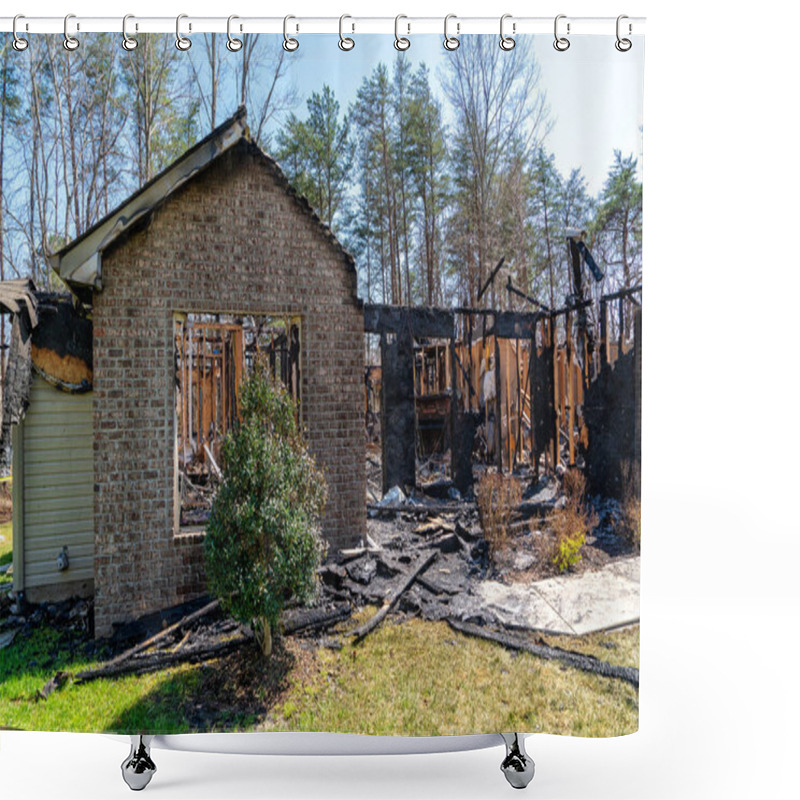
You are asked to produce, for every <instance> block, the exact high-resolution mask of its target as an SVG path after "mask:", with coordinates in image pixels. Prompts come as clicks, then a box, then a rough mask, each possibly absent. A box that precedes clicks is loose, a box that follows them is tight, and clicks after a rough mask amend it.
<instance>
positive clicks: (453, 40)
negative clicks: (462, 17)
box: [444, 14, 461, 52]
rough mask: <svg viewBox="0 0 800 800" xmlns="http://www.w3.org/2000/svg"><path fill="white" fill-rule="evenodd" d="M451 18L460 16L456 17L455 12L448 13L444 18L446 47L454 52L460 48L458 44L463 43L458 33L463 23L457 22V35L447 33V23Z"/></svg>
mask: <svg viewBox="0 0 800 800" xmlns="http://www.w3.org/2000/svg"><path fill="white" fill-rule="evenodd" d="M451 19H458V17H456V15H455V14H448V15H447V16H446V17H445V18H444V49H445V50H450V51H451V52H452V51H453V50H458V46H459V45H460V44H461V42H460V41H459V40H458V34H459V32H460V30H461V23H460V22H457V23H456V35H455V36H450V35H449V34H448V33H447V23H448V22H449V21H450V20H451Z"/></svg>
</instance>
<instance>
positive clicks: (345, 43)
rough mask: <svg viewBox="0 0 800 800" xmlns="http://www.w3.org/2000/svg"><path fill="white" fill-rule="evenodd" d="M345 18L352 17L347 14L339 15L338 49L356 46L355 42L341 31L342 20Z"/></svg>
mask: <svg viewBox="0 0 800 800" xmlns="http://www.w3.org/2000/svg"><path fill="white" fill-rule="evenodd" d="M346 19H352V17H351V16H350V15H349V14H342V16H341V17H339V49H340V50H352V49H353V48H354V47H355V46H356V43H355V42H354V41H353V40H352V39H351V38H350V37H349V36H345V35H344V33H343V26H344V21H345V20H346Z"/></svg>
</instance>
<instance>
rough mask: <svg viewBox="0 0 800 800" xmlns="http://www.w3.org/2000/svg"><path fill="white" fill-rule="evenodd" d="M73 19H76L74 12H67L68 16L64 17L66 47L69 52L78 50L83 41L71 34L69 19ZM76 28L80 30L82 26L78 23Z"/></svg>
mask: <svg viewBox="0 0 800 800" xmlns="http://www.w3.org/2000/svg"><path fill="white" fill-rule="evenodd" d="M71 19H75V15H74V14H67V16H66V17H64V49H65V50H68V51H69V52H72V51H73V50H77V49H78V48H79V47H80V46H81V43H80V42H79V41H78V40H77V39H76V38H75V37H74V36H71V35H70V32H69V21H70V20H71ZM75 30H80V26H79V25H77V24H76V26H75Z"/></svg>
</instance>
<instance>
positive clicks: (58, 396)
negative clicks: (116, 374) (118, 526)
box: [22, 376, 94, 588]
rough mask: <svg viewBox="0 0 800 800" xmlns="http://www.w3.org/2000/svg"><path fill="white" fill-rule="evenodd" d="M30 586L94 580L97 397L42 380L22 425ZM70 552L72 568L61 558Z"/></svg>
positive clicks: (33, 387) (36, 383)
mask: <svg viewBox="0 0 800 800" xmlns="http://www.w3.org/2000/svg"><path fill="white" fill-rule="evenodd" d="M22 435H23V437H24V441H23V454H24V457H23V460H24V464H23V505H24V512H23V513H24V520H23V531H24V539H23V547H24V563H25V587H26V588H30V587H34V586H51V585H54V586H58V585H60V584H67V583H71V582H74V581H80V580H92V579H93V578H94V509H93V503H94V500H93V493H94V472H93V470H94V467H93V452H92V395H91V393H86V394H79V395H70V394H66V393H64V392H60V391H58V390H57V389H54V388H53V387H52V386H50V385H49V384H48V383H46V382H45V381H44V380H43V379H42V378H40V377H39V376H36V377H34V379H33V383H32V385H31V397H30V407H29V408H28V413H27V415H26V417H25V421H24V422H23V425H22ZM65 545H66V546H67V547H68V548H69V569H67V570H65V571H64V572H59V571H58V570H57V569H56V557H57V556H58V554H59V553H60V552H61V548H62V547H64V546H65Z"/></svg>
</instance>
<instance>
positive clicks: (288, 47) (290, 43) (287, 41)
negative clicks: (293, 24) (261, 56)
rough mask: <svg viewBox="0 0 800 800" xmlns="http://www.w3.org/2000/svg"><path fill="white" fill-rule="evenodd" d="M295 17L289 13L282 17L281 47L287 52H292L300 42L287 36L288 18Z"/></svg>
mask: <svg viewBox="0 0 800 800" xmlns="http://www.w3.org/2000/svg"><path fill="white" fill-rule="evenodd" d="M290 19H295V17H293V16H292V15H291V14H288V15H287V16H285V17H284V18H283V49H284V50H285V51H286V52H287V53H294V51H295V50H297V48H298V47H300V42H299V41H298V40H297V39H295V38H293V37H292V36H289V20H290Z"/></svg>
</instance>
